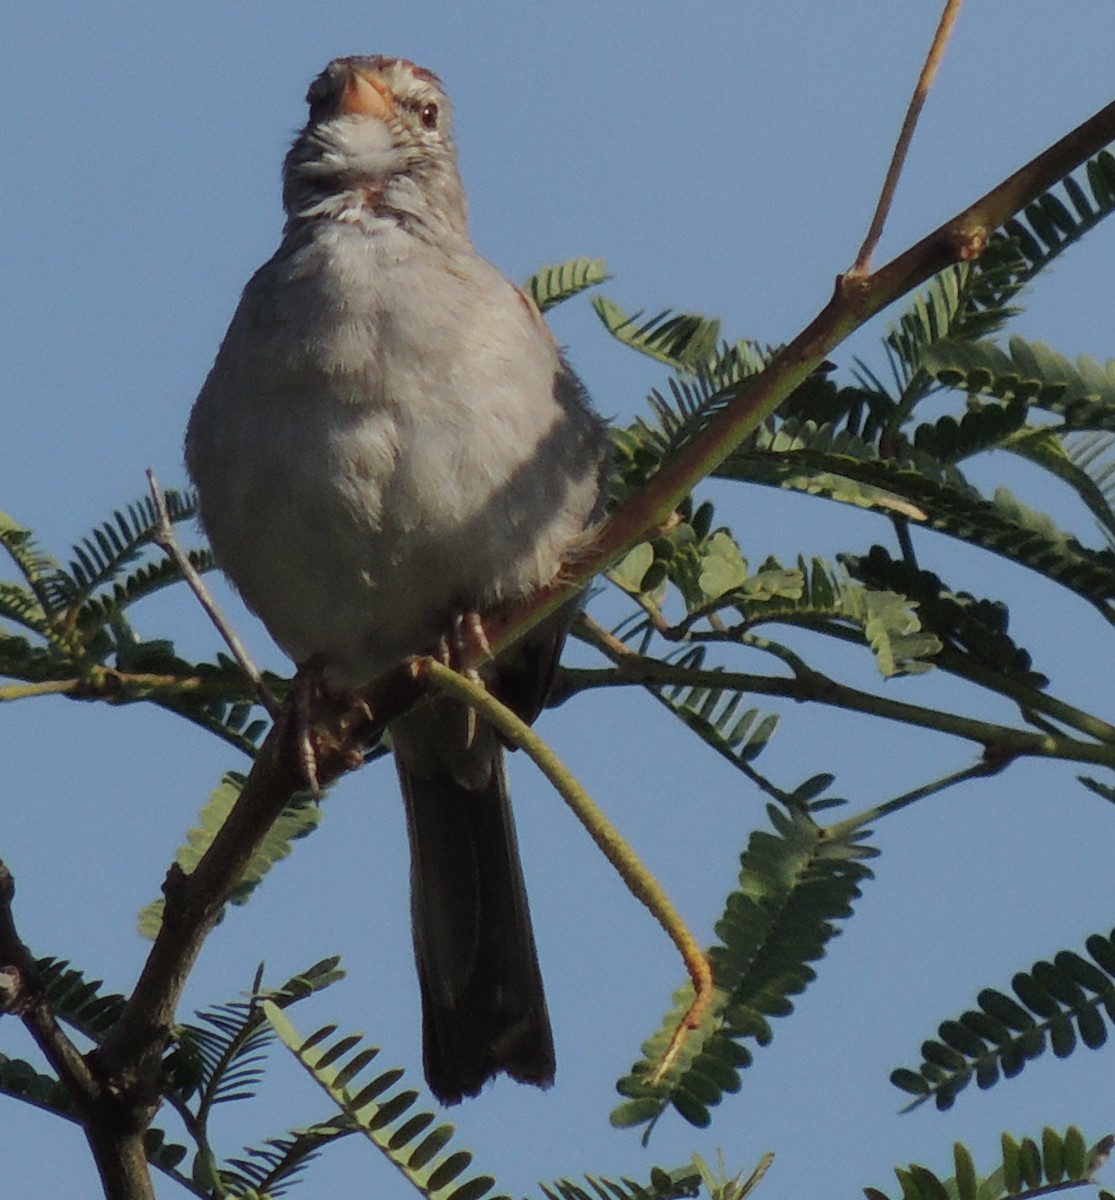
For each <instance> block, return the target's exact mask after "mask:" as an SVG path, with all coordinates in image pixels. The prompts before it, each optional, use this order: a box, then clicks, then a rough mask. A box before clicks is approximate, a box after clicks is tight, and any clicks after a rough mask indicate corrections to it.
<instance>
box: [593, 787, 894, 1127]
mask: <svg viewBox="0 0 1115 1200" xmlns="http://www.w3.org/2000/svg"><path fill="white" fill-rule="evenodd" d="M767 811H768V815H769V817H770V820H771V822H772V824H773V826H774V832H767V831H756V832H755V833H753V834H752V836H751V839H750V842H749V844H748V847H747V849H746V850H745V852H744V854H743V856H742V858H741V871H740V887H739V890H737V891H735V892H733V893H732V894H731V895H730V896H729V898H728V902H727V905H726V907H725V911H724V915H723V916H722V917H721V919H720V921H719V922H717V925H716V931H717V934H718V936H719V937H720V938H721V944H720V945H718V946H714V947H713V948H712V949H711V950H710V951H709V959H710V961H711V962H712V965H713V970H714V975H715V980H716V993H717V995H716V1001H715V1003H714V1005H713V1007H712V1010H711V1011H710V1012H709V1013H708V1014H707V1016H706V1018H705V1020H704V1022H703V1023H702V1025H701V1028H700V1029H697V1030H694V1031H692V1032H691V1033H690V1034H689V1036H688V1038H687V1039H686V1041H685V1042H684V1043H683V1045H682V1047H681V1050H680V1052H679V1053H678V1055H677V1057H676V1060H675V1061H674V1062H673V1063H672V1065H671V1067H670V1069H669V1070H668V1071H667V1072H666V1074H665V1076H664V1077H663V1078H661V1079H658V1078H656V1074H657V1071H658V1065H659V1062H660V1060H661V1056H662V1054H663V1052H664V1051H665V1050H666V1047H667V1046H668V1045H669V1044H670V1041H671V1039H672V1037H673V1035H674V1031H675V1029H676V1028H677V1025H678V1022H679V1021H680V1019H681V1017H682V1015H683V1014H684V1013H685V1011H686V1010H687V1009H688V1007H689V1005H690V1003H691V1002H692V999H693V993H692V988H691V986H690V985H688V984H687V985H686V986H685V987H683V988H681V989H679V991H678V992H676V993H675V995H674V1001H675V1003H674V1007H673V1008H672V1010H671V1011H670V1012H669V1013H668V1014H667V1015H666V1017H665V1018H664V1020H663V1022H662V1025H661V1026H660V1027H659V1029H658V1031H657V1032H656V1033H655V1034H654V1035H653V1036H652V1037H651V1038H650V1039H649V1040H648V1041H646V1042H645V1043H644V1044H643V1047H642V1050H643V1056H644V1057H643V1058H641V1059H640V1060H639V1061H638V1062H637V1063H636V1064H635V1065H634V1067H633V1068H632V1071H631V1073H630V1074H629V1075H627V1076H625V1077H624V1078H623V1079H622V1080H620V1081H619V1083H618V1084H617V1088H618V1090H619V1091H620V1093H621V1094H622V1095H624V1096H626V1097H628V1098H630V1099H631V1100H635V1101H638V1102H639V1103H637V1104H636V1105H631V1104H630V1103H625V1104H623V1105H621V1106H620V1107H619V1108H617V1109H616V1110H615V1111H614V1112H613V1114H612V1121H613V1123H621V1122H622V1123H625V1124H629V1123H633V1122H636V1121H637V1122H639V1123H646V1122H648V1121H650V1122H653V1121H654V1120H656V1119H657V1118H658V1116H660V1115H661V1113H662V1111H663V1110H664V1109H665V1107H666V1106H667V1105H672V1106H673V1107H674V1108H675V1109H676V1110H677V1111H678V1112H679V1113H680V1114H681V1115H682V1116H683V1117H684V1118H685V1119H686V1120H688V1121H690V1122H691V1123H693V1124H696V1125H702V1126H703V1125H704V1124H707V1122H708V1120H709V1113H708V1109H709V1107H710V1106H712V1105H715V1104H718V1103H719V1102H720V1100H721V1099H722V1097H723V1093H724V1092H734V1091H736V1090H738V1088H739V1085H740V1077H739V1071H740V1069H741V1068H742V1067H746V1066H747V1065H748V1064H749V1063H750V1061H751V1054H750V1051H749V1050H748V1049H747V1048H746V1047H745V1046H743V1045H740V1042H742V1041H745V1040H746V1041H750V1042H754V1043H756V1044H758V1045H765V1044H767V1042H769V1041H770V1038H771V1036H772V1029H771V1026H770V1022H769V1020H768V1018H769V1017H775V1016H786V1015H788V1014H790V1013H791V1012H792V1011H793V1004H792V1003H791V1000H790V997H791V996H794V995H797V994H798V993H800V992H802V991H804V990H805V988H806V987H807V986H808V985H809V984H810V983H811V982H812V981H813V979H814V978H815V974H814V971H813V969H812V968H811V967H810V966H809V965H808V964H809V963H811V962H814V961H816V960H818V959H820V958H822V957H823V956H824V953H825V944H826V943H827V942H828V940H829V939H830V938H832V937H833V936H834V935H835V934H836V933H837V932H838V930H837V927H836V924H835V922H837V921H841V920H844V919H846V918H847V917H848V916H850V915H851V911H852V904H853V902H854V901H855V900H856V899H858V897H859V894H860V891H859V888H860V884H861V883H862V882H863V881H864V880H865V879H868V878H870V877H871V872H870V870H869V869H868V868H867V867H866V866H865V865H864V863H863V860H864V859H865V858H868V857H870V856H871V855H873V854H874V853H875V851H874V850H873V849H872V848H871V847H870V846H868V845H866V844H865V843H864V841H863V839H864V836H865V835H864V833H863V831H861V830H858V829H855V828H854V827H852V826H841V825H834V826H828V827H823V826H820V825H818V824H816V823H815V822H814V821H813V820H812V819H811V818H810V817H809V816H808V815H807V814H806V813H805V812H794V813H789V814H787V813H785V812H782V811H780V810H778V809H775V808H774V807H770V808H768V810H767ZM652 1104H653V1105H654V1107H652Z"/></svg>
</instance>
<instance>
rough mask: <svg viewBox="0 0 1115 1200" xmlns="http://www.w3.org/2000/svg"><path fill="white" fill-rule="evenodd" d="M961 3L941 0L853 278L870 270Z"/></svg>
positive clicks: (952, 0)
mask: <svg viewBox="0 0 1115 1200" xmlns="http://www.w3.org/2000/svg"><path fill="white" fill-rule="evenodd" d="M961 3H962V0H945V10H944V12H943V13H942V14H941V21H940V24H939V25H938V26H937V32H936V33H935V34H934V35H933V44H932V45H931V46H930V47H929V53H928V55H926V59H925V66H923V67H922V69H921V74H920V75H919V76H918V81H917V84H916V86H915V87H914V94H913V95H912V96H911V97H910V105H909V107H908V108H907V109H906V116H905V119H904V120H903V122H902V129H901V130H900V132H899V134H898V141H897V142H896V143H895V146H894V154H893V156H892V157H891V160H890V166H889V167H888V168H887V177H886V179H884V180H883V190H882V191H881V192H880V193H879V203H878V205H876V208H875V215H874V216H873V217H872V218H871V226H870V228H869V229H868V231H867V237H866V238H864V241H863V245H862V246H861V247H860V252H859V254H858V255H857V257H856V261H855V264H854V266H853V267H852V268H851V270H849V271H848V274H847V276H846V277H845V278H848V279H854V278H856V277H859V276H863V275H867V274H868V273H869V272H870V270H871V256H872V255H873V254H874V253H875V247H876V246H877V245H878V244H879V238H880V237H882V235H883V226H884V225H885V224H886V222H887V216H888V215H889V214H890V206H891V203H892V202H893V200H894V193H895V191H896V190H897V189H898V179H899V176H900V175H901V174H902V167H903V166H904V165H905V162H906V154H907V152H908V151H909V149H910V143H911V141H913V138H914V130H915V129H916V128H917V123H918V117H920V116H921V110H922V107H923V105H924V104H925V99H926V97H927V96H928V95H929V89H930V88H931V87H932V86H933V80H934V79H935V78H936V75H937V69H938V68H939V67H940V65H941V60H942V59H943V58H944V56H945V47H946V46H947V45H948V41H949V37H950V35H951V34H952V27H953V25H955V24H956V18H957V17H958V16H959V15H960V5H961Z"/></svg>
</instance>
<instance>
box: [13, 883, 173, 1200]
mask: <svg viewBox="0 0 1115 1200" xmlns="http://www.w3.org/2000/svg"><path fill="white" fill-rule="evenodd" d="M14 897H15V880H14V878H13V877H12V873H11V871H10V870H9V869H8V867H7V866H6V865H5V864H4V863H3V862H0V1011H3V1012H9V1013H16V1014H18V1015H19V1016H20V1017H21V1018H22V1019H23V1024H24V1026H25V1027H26V1029H27V1031H28V1032H29V1033H30V1034H31V1037H32V1038H33V1039H34V1040H35V1044H36V1045H37V1046H38V1047H39V1049H40V1050H41V1051H42V1052H43V1055H44V1056H45V1057H46V1060H47V1062H49V1063H50V1065H51V1066H52V1067H53V1068H54V1070H55V1072H56V1073H57V1075H58V1078H59V1080H60V1081H61V1083H62V1084H63V1085H64V1086H65V1088H66V1090H67V1091H68V1092H69V1094H70V1096H71V1098H72V1100H73V1102H74V1106H75V1107H76V1109H77V1111H78V1114H79V1117H80V1121H81V1126H82V1129H83V1130H84V1132H85V1137H86V1140H87V1141H88V1142H89V1148H90V1150H91V1151H92V1153H93V1159H94V1161H95V1162H96V1164H97V1171H98V1172H99V1174H100V1177H101V1184H102V1186H103V1188H104V1192H105V1195H106V1196H107V1197H108V1198H109V1200H155V1192H154V1189H153V1188H152V1185H151V1172H150V1170H149V1168H148V1166H147V1156H146V1155H145V1153H144V1150H143V1132H144V1130H145V1129H146V1128H147V1125H148V1123H149V1121H150V1117H151V1114H152V1113H153V1112H154V1109H153V1108H152V1109H151V1111H150V1112H146V1111H137V1110H135V1109H134V1108H132V1107H131V1106H130V1105H128V1104H122V1103H121V1102H120V1100H119V1099H118V1097H117V1096H116V1095H115V1094H114V1093H113V1091H112V1090H111V1089H110V1088H107V1087H105V1085H104V1083H103V1082H102V1080H101V1079H100V1078H99V1077H98V1076H97V1074H96V1073H95V1072H94V1070H92V1069H91V1067H90V1065H89V1064H88V1063H87V1062H86V1060H85V1059H84V1058H83V1057H82V1055H81V1053H80V1051H79V1050H78V1048H77V1047H76V1046H75V1045H74V1044H73V1042H72V1041H70V1039H69V1037H68V1036H67V1035H66V1033H65V1031H64V1030H63V1029H62V1027H61V1026H60V1025H59V1024H58V1020H57V1018H56V1017H55V1016H54V1012H53V1011H52V1009H51V1007H50V1005H49V1004H48V1003H47V1000H46V997H45V995H44V994H43V989H42V981H41V979H40V977H39V971H38V968H37V966H36V965H35V960H34V958H33V957H32V955H31V952H30V951H29V950H28V949H27V947H26V946H25V945H24V944H23V942H22V940H21V939H20V937H19V934H18V933H17V932H16V927H15V918H14V916H13V914H12V900H13V899H14Z"/></svg>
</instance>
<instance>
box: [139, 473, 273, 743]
mask: <svg viewBox="0 0 1115 1200" xmlns="http://www.w3.org/2000/svg"><path fill="white" fill-rule="evenodd" d="M147 486H148V487H149V488H150V489H151V498H152V500H154V502H155V514H156V516H157V517H158V522H157V524H156V525H155V529H154V533H153V534H152V537H153V539H154V542H155V544H156V545H157V546H161V547H162V549H163V550H164V551H165V552H166V554H167V556H168V557H169V558H170V559H171V561H172V562H173V563H174V565H175V566H176V567H177V568H178V569H179V571H181V572H182V577H183V578H184V579H185V581H186V582H187V583H188V584H189V586H190V591H192V592H193V594H194V595H195V596H196V597H197V599H198V603H199V604H200V605H201V607H202V608H203V609H205V612H206V615H207V616H208V617H209V620H210V621H212V622H213V624H214V625H215V626H216V629H217V632H218V633H219V634H220V635H221V637H222V638H223V639H224V642H225V645H226V646H228V648H229V650H230V651H231V652H232V657H233V658H235V659H236V661H237V663H238V664H239V666H240V669H241V670H242V671H243V672H244V674H245V675H246V676H247V677H248V682H249V683H250V684H251V685H252V689H253V691H254V692H255V694H256V696H257V697H258V698H259V702H260V703H261V704H262V705H263V707H264V708H266V709H267V711H268V712H269V713H270V714H271V719H272V720H275V719H276V718H277V717H278V715H279V712H280V710H281V708H282V705H281V704H280V703H279V701H278V699H277V698H276V696H275V693H274V692H272V691H271V689H270V688H269V687H268V686H267V683H266V681H265V680H264V678H263V675H262V674H261V673H260V671H259V668H258V667H257V666H256V665H255V663H254V662H252V659H251V655H249V654H248V651H247V648H246V647H245V646H244V643H243V642H242V641H241V640H240V638H239V637H238V636H237V634H236V630H235V629H233V628H232V626H231V625H230V624H229V623H228V621H227V620H226V619H225V616H224V613H222V612H221V610H220V609H219V608H218V607H217V602H216V600H214V599H213V593H212V592H210V590H209V589H208V588H207V587H206V586H205V580H204V579H202V577H201V574H200V572H199V571H198V569H197V568H196V567H195V566H194V564H193V563H192V562H190V556H189V555H188V554H187V553H186V552H185V550H183V549H182V546H181V544H180V543H179V541H178V537H177V535H176V534H175V532H174V524H173V522H172V521H171V519H170V513H169V512H167V507H166V499H165V498H164V496H163V492H162V488H160V487H159V481H158V480H157V479H156V478H155V473H154V471H152V470H151V468H150V467H148V468H147Z"/></svg>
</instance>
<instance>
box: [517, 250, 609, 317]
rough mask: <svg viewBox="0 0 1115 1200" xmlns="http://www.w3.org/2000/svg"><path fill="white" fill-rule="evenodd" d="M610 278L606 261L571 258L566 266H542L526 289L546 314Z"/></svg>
mask: <svg viewBox="0 0 1115 1200" xmlns="http://www.w3.org/2000/svg"><path fill="white" fill-rule="evenodd" d="M610 278H611V276H610V275H609V274H608V268H607V265H606V264H605V262H604V260H603V259H602V258H570V259H568V260H567V261H566V262H563V263H555V264H554V265H553V266H549V267H540V268H539V269H538V270H537V271H535V273H534V274H533V275H531V277H530V278H529V279H528V280H527V281H526V284H525V285H524V288H523V290H524V291H525V292H526V293H527V295H528V296H530V298H531V299H532V300H533V301H534V303H535V304H537V305H538V308H539V311H541V312H546V310H547V309H550V308H553V307H554V306H555V305H558V304H561V303H562V302H563V301H564V300H568V299H570V298H571V297H573V296H576V295H577V294H578V293H580V292H583V291H584V290H585V289H586V288H590V287H595V286H596V285H597V284H598V283H603V282H604V281H605V280H607V279H610Z"/></svg>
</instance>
